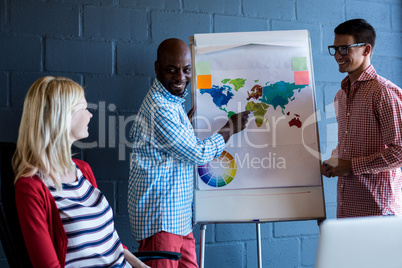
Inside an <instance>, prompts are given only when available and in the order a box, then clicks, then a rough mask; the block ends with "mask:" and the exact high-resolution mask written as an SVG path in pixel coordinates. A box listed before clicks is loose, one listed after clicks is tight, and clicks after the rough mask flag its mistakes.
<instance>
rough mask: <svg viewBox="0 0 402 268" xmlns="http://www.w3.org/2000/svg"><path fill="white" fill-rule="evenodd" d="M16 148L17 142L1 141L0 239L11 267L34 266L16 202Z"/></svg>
mask: <svg viewBox="0 0 402 268" xmlns="http://www.w3.org/2000/svg"><path fill="white" fill-rule="evenodd" d="M15 148H16V145H15V143H10V142H0V188H1V189H0V239H1V243H2V245H3V250H4V253H5V254H6V257H7V261H8V264H9V265H10V267H11V268H14V267H32V264H31V261H30V259H29V255H28V251H27V249H26V247H25V242H24V238H23V236H22V232H21V227H20V223H19V221H18V214H17V208H16V204H15V193H14V172H13V169H12V166H11V159H12V157H13V154H14V152H15Z"/></svg>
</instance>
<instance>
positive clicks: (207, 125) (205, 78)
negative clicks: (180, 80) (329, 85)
mask: <svg viewBox="0 0 402 268" xmlns="http://www.w3.org/2000/svg"><path fill="white" fill-rule="evenodd" d="M191 43H192V44H191V51H192V66H193V80H192V96H193V105H195V106H196V107H197V110H196V113H195V115H194V121H193V124H194V129H195V132H196V135H197V136H198V137H199V138H201V139H203V138H206V137H208V136H210V135H211V134H212V133H214V132H216V131H217V130H219V129H220V128H221V127H222V126H223V125H224V123H225V122H226V121H227V119H228V117H229V116H230V115H231V114H233V113H238V112H241V111H244V110H250V111H252V114H251V115H250V122H249V124H248V126H247V129H246V130H244V131H242V132H241V133H238V134H235V135H233V136H232V137H231V139H230V140H229V142H228V143H227V144H226V147H225V150H224V153H223V154H222V155H221V157H220V158H218V159H216V160H214V161H212V162H210V163H208V164H206V165H203V166H200V167H197V168H196V169H195V178H196V181H195V200H194V201H195V220H196V221H197V222H205V221H206V222H211V221H213V222H220V221H224V222H242V221H253V220H270V221H271V220H274V219H276V220H281V219H282V220H291V219H309V218H323V217H325V205H324V197H323V189H322V177H321V175H320V169H319V167H320V162H321V161H320V148H319V138H318V127H317V115H316V108H315V91H314V76H313V67H312V57H311V48H310V38H309V34H308V31H305V30H301V31H273V32H244V33H220V34H197V35H195V36H194V38H193V40H192V41H191ZM268 204H273V205H268ZM239 208H241V209H242V210H243V209H244V210H245V211H246V212H245V213H239ZM295 208H297V209H295Z"/></svg>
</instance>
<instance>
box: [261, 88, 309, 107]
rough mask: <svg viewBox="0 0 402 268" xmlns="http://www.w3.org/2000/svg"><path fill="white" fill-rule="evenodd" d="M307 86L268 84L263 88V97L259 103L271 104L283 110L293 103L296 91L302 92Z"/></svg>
mask: <svg viewBox="0 0 402 268" xmlns="http://www.w3.org/2000/svg"><path fill="white" fill-rule="evenodd" d="M306 86H307V85H295V84H294V83H288V82H284V81H279V82H276V83H274V84H268V83H267V85H266V86H264V87H263V88H262V97H261V98H260V99H259V101H261V102H264V103H267V104H270V105H272V106H273V107H274V109H275V110H276V107H278V106H279V107H281V108H282V110H284V109H285V106H286V105H287V104H289V101H293V100H294V99H295V98H294V91H295V90H298V92H300V90H301V89H302V88H304V87H306Z"/></svg>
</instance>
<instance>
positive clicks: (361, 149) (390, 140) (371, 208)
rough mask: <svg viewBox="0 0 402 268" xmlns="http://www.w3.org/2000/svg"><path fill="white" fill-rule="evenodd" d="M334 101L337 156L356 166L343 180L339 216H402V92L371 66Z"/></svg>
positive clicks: (339, 190)
mask: <svg viewBox="0 0 402 268" xmlns="http://www.w3.org/2000/svg"><path fill="white" fill-rule="evenodd" d="M341 87H342V89H341V90H339V91H338V92H337V94H336V96H335V112H336V117H337V121H338V146H337V148H336V149H335V150H334V151H333V152H332V157H335V158H341V159H346V160H351V161H352V173H353V174H352V175H349V176H346V177H339V178H338V187H337V217H338V218H343V217H357V216H370V215H387V214H396V215H401V214H402V193H401V187H402V175H401V166H402V137H401V135H402V132H401V128H402V92H401V89H400V88H399V87H398V86H396V85H395V84H393V83H391V82H390V81H388V80H386V79H384V78H383V77H381V76H379V75H377V73H376V71H375V69H374V67H373V66H372V65H370V66H369V67H368V68H367V69H366V70H365V71H364V72H363V73H362V74H361V75H360V77H359V78H358V79H357V80H356V81H355V82H353V83H352V84H351V85H350V80H349V76H347V77H346V78H345V79H344V80H343V81H342V83H341Z"/></svg>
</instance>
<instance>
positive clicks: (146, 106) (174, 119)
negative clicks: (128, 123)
mask: <svg viewBox="0 0 402 268" xmlns="http://www.w3.org/2000/svg"><path fill="white" fill-rule="evenodd" d="M130 136H131V137H132V139H133V151H132V155H131V165H130V177H129V189H128V211H129V218H130V225H131V231H132V234H133V235H134V237H135V239H136V240H142V239H145V238H147V237H150V236H152V235H153V234H155V233H157V232H159V231H166V232H169V233H173V234H177V235H182V236H185V235H188V234H189V233H190V232H191V231H192V202H193V190H194V186H193V185H194V184H193V179H194V165H202V164H206V163H208V162H209V161H211V160H213V159H214V158H216V157H219V156H220V155H221V154H222V151H223V148H224V147H225V142H224V139H223V137H222V136H221V135H220V134H217V133H215V134H213V135H212V136H210V137H209V138H206V139H204V140H200V139H198V138H197V137H196V136H195V135H194V130H193V128H192V126H191V123H190V121H189V120H188V117H187V114H186V112H185V110H184V98H180V97H178V96H174V95H172V94H170V92H168V91H167V90H166V89H165V88H164V87H163V86H162V84H161V83H160V82H159V81H158V80H157V79H155V81H154V83H153V85H152V87H151V89H150V91H149V92H148V94H147V95H146V97H145V99H144V102H143V104H142V105H141V108H140V110H139V112H138V116H137V119H136V121H135V122H134V124H133V126H132V129H131V132H130Z"/></svg>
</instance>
